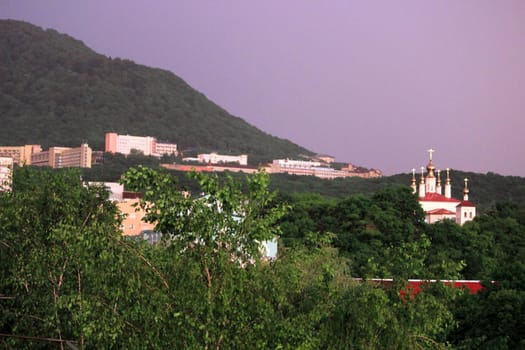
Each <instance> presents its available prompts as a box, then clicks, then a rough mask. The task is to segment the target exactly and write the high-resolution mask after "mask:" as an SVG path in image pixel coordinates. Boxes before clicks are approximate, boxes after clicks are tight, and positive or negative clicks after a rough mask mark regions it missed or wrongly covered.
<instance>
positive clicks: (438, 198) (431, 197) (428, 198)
mask: <svg viewBox="0 0 525 350" xmlns="http://www.w3.org/2000/svg"><path fill="white" fill-rule="evenodd" d="M419 201H421V202H449V203H450V202H453V203H460V202H461V201H460V200H458V199H454V198H447V197H445V196H444V195H442V194H439V193H435V192H430V193H429V192H427V193H425V196H424V197H419Z"/></svg>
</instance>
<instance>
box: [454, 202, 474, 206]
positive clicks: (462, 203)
mask: <svg viewBox="0 0 525 350" xmlns="http://www.w3.org/2000/svg"><path fill="white" fill-rule="evenodd" d="M457 206H458V207H475V205H474V204H473V203H472V202H471V201H461V203H459V204H458V205H457Z"/></svg>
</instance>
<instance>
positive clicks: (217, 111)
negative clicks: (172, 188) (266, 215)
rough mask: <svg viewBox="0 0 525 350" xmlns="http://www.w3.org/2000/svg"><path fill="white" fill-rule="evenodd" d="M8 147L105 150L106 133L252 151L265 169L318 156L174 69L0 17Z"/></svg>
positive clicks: (0, 101) (3, 134)
mask: <svg viewBox="0 0 525 350" xmlns="http://www.w3.org/2000/svg"><path fill="white" fill-rule="evenodd" d="M0 33H2V35H1V36H0V77H1V78H0V111H2V114H1V117H0V118H1V121H2V128H0V139H1V140H2V144H4V145H23V144H42V145H43V146H44V148H47V147H49V146H78V145H79V144H80V143H81V142H88V143H89V144H90V145H91V146H92V147H93V148H94V149H97V150H103V149H104V134H105V133H106V132H109V131H114V132H117V133H119V134H130V135H138V136H154V137H157V138H158V139H159V140H161V141H170V142H174V143H177V144H178V145H179V149H181V150H185V149H191V150H193V151H197V150H202V151H218V152H222V153H235V154H239V153H246V154H249V155H250V157H249V161H250V162H253V164H257V163H258V162H261V161H268V160H271V159H274V158H282V157H293V156H297V155H299V154H312V152H310V151H308V150H306V149H304V148H303V147H300V146H298V145H296V144H294V143H292V142H290V141H288V140H284V139H280V138H277V137H273V136H271V135H268V134H266V133H264V132H263V131H261V130H259V129H257V128H255V127H254V126H252V125H250V124H248V123H247V122H246V121H244V120H243V119H241V118H238V117H235V116H232V115H230V114H229V113H228V112H227V111H225V110H224V109H222V108H221V107H219V106H217V105H216V104H215V103H213V102H212V101H210V100H209V99H208V98H206V96H204V95H203V94H202V93H200V92H198V91H196V90H195V89H193V88H192V87H191V86H189V85H188V84H187V83H186V82H185V81H183V80H182V79H181V78H179V77H178V76H176V75H174V74H173V73H171V72H168V71H165V70H161V69H154V68H149V67H146V66H142V65H138V64H135V63H134V62H132V61H130V60H127V59H120V58H108V57H105V56H103V55H100V54H97V53H96V52H94V51H93V50H91V49H90V48H88V47H87V46H85V45H84V44H83V43H82V42H81V41H79V40H75V39H74V38H71V37H70V36H68V35H64V34H60V33H58V32H56V31H55V30H52V29H48V30H43V29H42V28H39V27H37V26H34V25H32V24H29V23H25V22H20V21H14V20H0Z"/></svg>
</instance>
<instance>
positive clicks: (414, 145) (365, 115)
mask: <svg viewBox="0 0 525 350" xmlns="http://www.w3.org/2000/svg"><path fill="white" fill-rule="evenodd" d="M0 18H2V19H3V18H13V19H20V20H24V21H28V22H31V23H33V24H36V25H39V26H42V27H44V28H54V29H56V30H58V31H59V32H63V33H67V34H69V35H71V36H73V37H75V38H77V39H80V40H82V41H83V42H84V43H85V44H86V45H88V46H89V47H91V48H92V49H94V50H95V51H97V52H99V53H102V54H105V55H107V56H111V57H121V58H129V59H131V60H133V61H135V62H137V63H141V64H145V65H148V66H153V67H160V68H164V69H167V70H170V71H172V72H174V73H175V74H177V75H179V76H180V77H182V78H183V79H185V80H186V81H187V82H188V83H189V84H190V85H192V86H193V87H194V88H196V89H197V90H199V91H201V92H203V93H204V94H205V95H206V96H208V98H210V99H211V100H213V101H214V102H215V103H217V104H219V105H220V106H222V107H224V108H225V109H227V110H228V111H229V112H230V113H232V114H233V115H236V116H239V117H242V118H243V119H245V120H246V121H248V122H249V123H251V124H253V125H255V126H257V127H259V128H260V129H262V130H264V131H266V132H268V133H270V134H272V135H276V136H279V137H283V138H287V139H290V140H292V141H294V142H296V143H298V144H300V145H302V146H305V147H306V148H309V149H311V150H313V151H315V152H318V153H326V154H330V155H333V156H335V157H336V158H337V160H338V161H346V162H351V163H353V164H356V165H362V166H366V167H372V168H379V169H381V170H383V171H384V172H385V173H386V174H394V173H399V172H409V171H410V170H411V169H412V168H416V169H418V168H419V167H420V166H422V165H426V162H427V159H428V158H427V157H428V155H427V153H426V150H427V149H428V148H430V147H433V148H435V149H436V150H437V151H436V153H435V154H434V163H435V164H436V166H437V167H438V168H445V167H450V168H455V169H462V170H466V171H475V172H482V173H485V172H487V171H493V172H496V173H499V174H502V175H520V176H525V137H524V136H523V135H522V134H523V133H524V132H525V1H523V0H515V1H512V0H502V1H499V0H498V1H494V0H490V1H485V0H462V1H458V0H440V1H433V2H430V1H420V0H414V1H409V0H406V1H405V0H403V1H401V0H399V1H390V0H384V1H369V0H362V1H351V0H332V1H305V0H297V1H288V0H286V1H284V0H264V1H258V2H254V1H246V0H224V1H218V0H209V1H204V0H203V1H200V0H186V1H182V0H179V1H176V0H163V1H161V0H156V1H147V0H143V1H141V0H110V1H108V0H89V1H71V0H46V1H40V0H32V1H30V0H1V1H0ZM0 35H1V33H0Z"/></svg>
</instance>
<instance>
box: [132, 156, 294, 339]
mask: <svg viewBox="0 0 525 350" xmlns="http://www.w3.org/2000/svg"><path fill="white" fill-rule="evenodd" d="M190 176H192V177H193V178H194V179H196V180H197V181H198V183H199V185H200V187H201V190H202V194H199V196H198V197H192V196H190V195H188V194H187V193H184V192H183V191H181V190H180V189H177V188H176V186H174V180H173V178H172V177H171V176H170V175H169V174H168V173H164V172H159V171H155V170H152V169H149V168H144V167H140V166H139V167H137V168H131V169H129V170H128V171H127V172H126V173H125V175H124V178H123V181H122V182H123V183H124V184H125V186H126V188H128V189H131V190H136V191H141V192H142V193H143V194H144V196H143V198H142V200H141V206H142V207H143V208H144V209H145V210H146V212H147V214H146V220H148V221H149V222H152V223H155V224H156V230H158V231H160V232H162V234H163V238H164V240H165V244H166V245H167V246H168V247H169V252H170V253H171V254H173V258H174V259H177V258H176V257H177V256H178V257H180V261H181V262H183V263H184V264H185V266H187V269H185V270H183V271H182V274H183V276H185V277H184V280H186V281H188V282H189V283H188V284H187V285H182V286H181V285H178V286H177V287H175V288H188V289H187V290H185V293H183V294H182V295H187V296H189V297H191V299H192V300H186V301H187V302H188V303H190V304H189V305H188V304H185V303H182V304H178V306H179V307H183V306H185V308H181V309H180V310H181V311H180V317H181V322H182V328H183V329H197V332H194V333H193V334H188V336H191V339H189V340H188V339H186V340H182V341H183V343H181V345H182V344H185V346H188V345H191V344H193V346H197V345H198V344H200V345H201V346H202V347H203V348H205V349H208V348H216V349H217V348H220V347H226V348H230V347H232V345H233V344H232V343H230V342H232V341H233V339H239V336H237V337H232V336H231V335H232V334H231V331H232V330H234V329H235V328H236V327H239V328H245V325H243V324H242V321H246V320H243V318H250V316H249V315H247V314H242V309H243V308H240V309H239V308H237V307H236V305H242V301H240V300H238V298H239V297H240V296H242V295H243V293H242V290H243V284H244V282H245V278H246V275H247V274H250V273H252V272H253V270H254V268H253V265H258V264H261V263H262V262H261V260H260V258H261V253H260V248H261V243H262V242H263V241H265V240H270V239H274V238H275V237H276V236H277V235H278V234H279V229H278V226H277V221H278V219H279V218H280V217H281V216H282V215H283V213H284V207H283V206H277V207H274V206H272V205H271V204H272V200H273V198H274V195H273V194H271V193H269V192H268V181H269V178H268V175H266V174H264V173H262V172H261V173H258V174H256V175H253V176H251V177H248V178H247V192H245V193H244V192H242V191H241V189H240V186H239V184H238V183H237V182H234V181H233V180H232V178H230V177H227V178H226V179H224V181H223V182H221V181H219V178H218V177H217V176H215V175H206V174H200V173H193V174H191V175H190ZM180 272H181V271H180V270H179V273H180ZM174 302H175V303H177V301H174ZM185 341H188V343H184V342H185Z"/></svg>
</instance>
